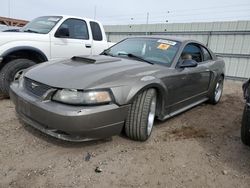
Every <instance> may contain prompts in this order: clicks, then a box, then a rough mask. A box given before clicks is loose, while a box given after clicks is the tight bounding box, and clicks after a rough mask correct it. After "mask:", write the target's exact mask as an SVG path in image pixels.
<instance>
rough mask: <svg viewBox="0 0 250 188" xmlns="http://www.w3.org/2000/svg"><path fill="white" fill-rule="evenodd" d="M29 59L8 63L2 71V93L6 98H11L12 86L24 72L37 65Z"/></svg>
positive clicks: (0, 84) (0, 77) (0, 88)
mask: <svg viewBox="0 0 250 188" xmlns="http://www.w3.org/2000/svg"><path fill="white" fill-rule="evenodd" d="M35 64H36V63H35V62H33V61H31V60H29V59H15V60H12V61H10V62H9V63H7V64H6V65H5V66H4V67H3V68H2V70H1V71H0V91H1V92H2V93H3V95H5V96H9V89H10V84H11V82H13V81H14V80H17V79H18V76H20V75H21V73H22V71H23V70H25V69H27V68H29V67H31V66H33V65H35Z"/></svg>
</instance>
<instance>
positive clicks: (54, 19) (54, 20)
mask: <svg viewBox="0 0 250 188" xmlns="http://www.w3.org/2000/svg"><path fill="white" fill-rule="evenodd" d="M58 20H60V18H53V17H51V18H48V21H52V22H57V21H58Z"/></svg>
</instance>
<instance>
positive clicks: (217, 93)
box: [209, 76, 224, 105]
mask: <svg viewBox="0 0 250 188" xmlns="http://www.w3.org/2000/svg"><path fill="white" fill-rule="evenodd" d="M223 85H224V77H223V76H220V77H219V79H218V80H217V82H216V84H215V87H214V89H213V93H212V94H211V96H210V98H209V103H211V104H214V105H215V104H217V103H219V102H220V99H221V96H222V93H223Z"/></svg>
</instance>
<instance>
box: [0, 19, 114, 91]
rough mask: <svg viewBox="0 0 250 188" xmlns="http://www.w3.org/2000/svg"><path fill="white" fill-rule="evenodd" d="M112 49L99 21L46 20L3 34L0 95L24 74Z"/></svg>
mask: <svg viewBox="0 0 250 188" xmlns="http://www.w3.org/2000/svg"><path fill="white" fill-rule="evenodd" d="M111 45H113V44H112V43H109V42H108V41H107V38H106V35H105V32H104V28H103V26H102V24H101V23H100V22H98V21H95V20H91V19H87V18H79V17H74V16H43V17H39V18H36V19H34V20H33V21H31V22H29V23H28V24H27V25H26V26H24V27H23V28H21V29H20V30H19V31H17V32H0V92H2V93H3V94H4V95H7V96H8V94H9V85H10V83H11V82H12V81H14V80H16V79H19V77H20V75H21V74H22V72H23V70H24V69H26V68H28V67H30V66H32V65H35V64H38V63H42V62H45V61H48V60H54V59H61V58H69V57H72V56H76V55H91V54H92V55H96V54H100V53H101V52H102V51H103V50H105V49H107V48H108V47H110V46H111Z"/></svg>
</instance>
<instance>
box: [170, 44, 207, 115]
mask: <svg viewBox="0 0 250 188" xmlns="http://www.w3.org/2000/svg"><path fill="white" fill-rule="evenodd" d="M187 54H188V56H189V55H190V56H191V58H192V59H193V60H195V61H196V62H197V63H198V66H196V67H187V68H179V67H178V65H177V67H176V70H175V71H176V74H175V75H174V76H172V77H171V78H170V80H171V82H172V83H174V84H172V85H171V88H169V97H170V101H171V103H170V107H171V108H170V111H171V112H173V111H177V110H179V109H181V108H184V107H186V106H188V105H190V104H193V103H195V102H197V101H199V100H202V99H204V97H205V95H206V93H207V91H208V88H209V83H210V79H211V72H210V71H209V68H208V66H207V64H206V63H207V62H206V61H204V54H203V50H202V48H201V46H200V45H199V44H197V43H189V44H187V45H186V46H185V47H184V49H183V51H182V54H181V57H180V60H179V63H181V62H183V57H184V56H185V55H187Z"/></svg>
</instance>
